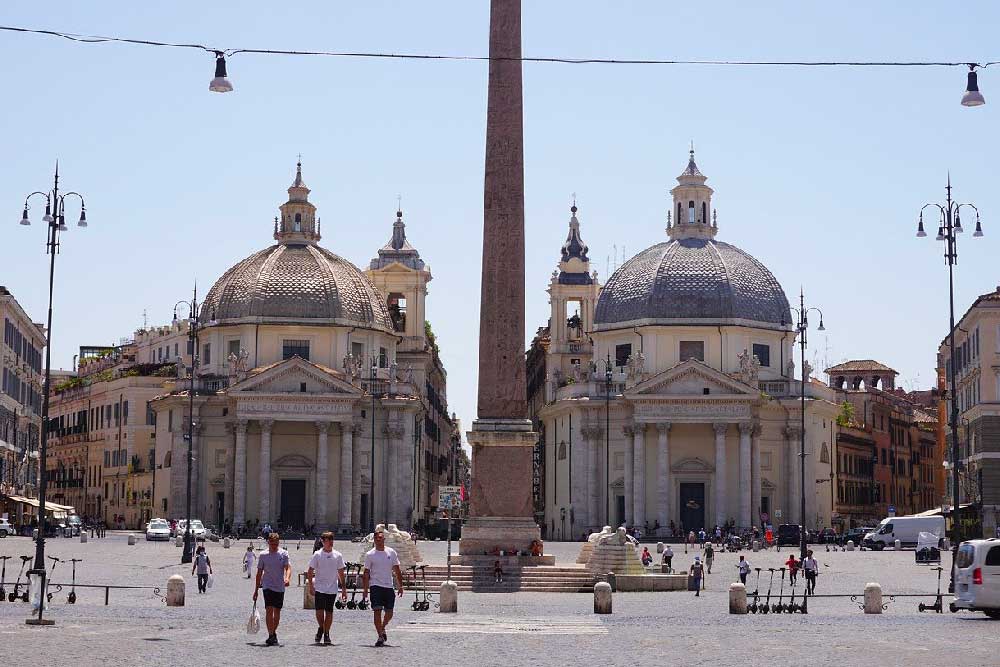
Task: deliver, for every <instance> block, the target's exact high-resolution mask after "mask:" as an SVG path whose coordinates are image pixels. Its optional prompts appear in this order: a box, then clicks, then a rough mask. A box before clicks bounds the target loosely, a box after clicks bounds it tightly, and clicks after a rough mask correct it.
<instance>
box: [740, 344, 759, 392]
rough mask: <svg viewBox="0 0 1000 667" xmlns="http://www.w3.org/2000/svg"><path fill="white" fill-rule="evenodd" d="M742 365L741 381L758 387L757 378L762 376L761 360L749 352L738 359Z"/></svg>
mask: <svg viewBox="0 0 1000 667" xmlns="http://www.w3.org/2000/svg"><path fill="white" fill-rule="evenodd" d="M738 359H739V363H740V380H741V381H742V382H744V383H746V384H748V385H751V386H756V385H757V378H758V376H759V375H760V359H758V358H757V355H755V354H754V355H751V354H750V353H749V352H748V351H747V350H743V353H742V354H740V355H739V357H738Z"/></svg>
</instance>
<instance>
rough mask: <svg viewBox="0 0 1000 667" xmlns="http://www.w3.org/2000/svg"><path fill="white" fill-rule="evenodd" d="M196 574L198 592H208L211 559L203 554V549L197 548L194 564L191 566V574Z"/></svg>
mask: <svg viewBox="0 0 1000 667" xmlns="http://www.w3.org/2000/svg"><path fill="white" fill-rule="evenodd" d="M195 571H197V572H198V592H199V593H207V592H208V576H209V575H210V574H212V559H211V558H209V557H208V554H207V553H205V547H204V546H199V547H198V553H197V554H195V557H194V563H192V564H191V574H194V573H195Z"/></svg>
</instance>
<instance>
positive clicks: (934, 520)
mask: <svg viewBox="0 0 1000 667" xmlns="http://www.w3.org/2000/svg"><path fill="white" fill-rule="evenodd" d="M944 531H945V528H944V517H943V516H891V517H889V518H887V519H882V521H881V523H879V525H878V527H877V528H876V529H875V530H873V531H872V532H870V533H868V534H867V535H865V539H864V545H865V546H866V547H868V548H869V549H875V550H876V551H881V550H882V549H885V548H886V547H891V546H894V545H895V543H896V540H899V541H900V544H901V545H902V546H904V547H915V546H917V536H918V535H919V534H920V533H934V534H935V535H937V536H938V537H939V538H940V537H944Z"/></svg>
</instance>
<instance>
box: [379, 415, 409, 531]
mask: <svg viewBox="0 0 1000 667" xmlns="http://www.w3.org/2000/svg"><path fill="white" fill-rule="evenodd" d="M395 414H396V412H395V411H393V415H395ZM382 434H383V435H384V436H385V442H384V446H385V448H384V449H383V450H382V451H383V452H384V453H385V460H384V461H383V462H382V475H383V477H382V479H380V480H376V482H375V489H376V493H377V494H378V495H379V498H380V500H381V501H382V502H383V503H384V505H383V511H382V515H378V514H376V515H375V523H380V522H381V521H383V520H387V521H388V522H389V523H396V522H397V521H398V519H399V501H400V500H401V499H400V497H399V484H398V483H397V480H398V479H399V441H400V438H402V437H403V428H402V427H401V426H400V425H399V424H398V423H392V424H386V426H385V427H384V428H383V429H382ZM386 485H388V486H386Z"/></svg>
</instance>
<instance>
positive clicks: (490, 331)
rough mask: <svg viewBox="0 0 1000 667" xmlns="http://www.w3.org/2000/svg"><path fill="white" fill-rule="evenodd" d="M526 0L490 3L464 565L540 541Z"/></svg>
mask: <svg viewBox="0 0 1000 667" xmlns="http://www.w3.org/2000/svg"><path fill="white" fill-rule="evenodd" d="M520 58H521V0H491V2H490V66H489V94H488V100H487V106H486V177H485V182H484V193H483V195H484V196H483V274H482V297H481V301H480V312H479V404H478V419H477V420H476V421H475V422H473V425H472V430H471V431H470V432H469V433H468V438H469V443H470V444H471V445H472V488H471V490H470V494H471V506H470V508H469V519H468V521H467V522H466V524H465V526H464V527H463V529H462V539H461V541H460V543H459V550H460V552H461V554H462V555H463V556H468V555H481V554H483V552H492V551H493V549H494V548H500V549H503V550H510V549H512V548H514V549H521V550H524V551H527V550H529V549H530V547H531V542H532V541H533V540H535V539H537V538H538V537H539V530H538V525H537V524H536V523H535V520H534V511H533V507H532V498H531V476H532V448H533V447H534V445H535V441H536V439H537V433H535V432H533V431H532V429H531V421H530V420H529V419H528V405H527V393H526V388H525V366H524V364H525V361H524V128H523V106H522V90H521V61H520Z"/></svg>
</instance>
